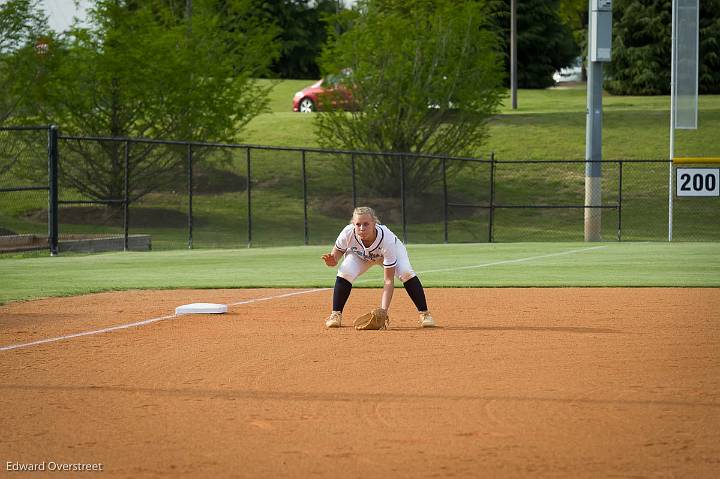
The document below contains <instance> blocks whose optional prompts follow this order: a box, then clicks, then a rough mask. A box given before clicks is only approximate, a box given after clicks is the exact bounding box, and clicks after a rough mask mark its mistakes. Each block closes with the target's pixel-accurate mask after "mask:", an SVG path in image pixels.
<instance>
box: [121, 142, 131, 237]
mask: <svg viewBox="0 0 720 479" xmlns="http://www.w3.org/2000/svg"><path fill="white" fill-rule="evenodd" d="M124 186H125V187H124V191H123V251H127V250H128V246H129V245H128V231H129V229H130V141H129V140H125V185H124Z"/></svg>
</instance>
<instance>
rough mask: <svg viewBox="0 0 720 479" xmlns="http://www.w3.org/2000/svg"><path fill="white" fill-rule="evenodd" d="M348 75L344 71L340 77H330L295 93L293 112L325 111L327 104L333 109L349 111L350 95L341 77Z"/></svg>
mask: <svg viewBox="0 0 720 479" xmlns="http://www.w3.org/2000/svg"><path fill="white" fill-rule="evenodd" d="M348 75H349V73H347V72H345V71H343V72H342V73H341V74H340V75H330V76H328V77H327V78H323V79H322V80H318V81H317V82H315V83H313V84H312V85H310V86H309V87H307V88H303V89H302V90H300V91H299V92H297V93H295V96H294V97H293V111H299V112H301V113H310V112H313V111H320V110H327V109H328V105H329V104H330V105H332V108H333V109H334V108H340V109H343V110H348V109H350V107H351V105H352V93H351V92H350V90H349V89H348V88H347V87H346V86H345V84H344V83H343V82H342V80H343V77H347V76H348Z"/></svg>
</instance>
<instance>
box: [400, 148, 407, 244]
mask: <svg viewBox="0 0 720 479" xmlns="http://www.w3.org/2000/svg"><path fill="white" fill-rule="evenodd" d="M400 212H401V213H402V229H403V243H405V244H407V218H406V215H405V155H403V156H401V157H400Z"/></svg>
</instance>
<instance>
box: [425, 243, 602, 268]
mask: <svg viewBox="0 0 720 479" xmlns="http://www.w3.org/2000/svg"><path fill="white" fill-rule="evenodd" d="M601 248H607V245H602V246H592V247H590V248H580V249H572V250H568V251H560V252H558V253H548V254H542V255H538V256H528V257H525V258H517V259H505V260H501V261H493V262H491V263H481V264H473V265H469V266H456V267H454V268H443V269H428V270H425V271H418V274H427V273H441V272H445V271H459V270H461V269H475V268H486V267H488V266H497V265H500V264H512V263H522V262H525V261H534V260H536V259H543V258H552V257H555V256H564V255H566V254H573V253H583V252H585V251H591V250H596V249H601Z"/></svg>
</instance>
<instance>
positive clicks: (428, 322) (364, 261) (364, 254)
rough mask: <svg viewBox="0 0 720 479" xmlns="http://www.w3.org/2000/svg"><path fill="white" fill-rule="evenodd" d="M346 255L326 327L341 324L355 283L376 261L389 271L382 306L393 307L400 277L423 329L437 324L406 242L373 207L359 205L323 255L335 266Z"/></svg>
mask: <svg viewBox="0 0 720 479" xmlns="http://www.w3.org/2000/svg"><path fill="white" fill-rule="evenodd" d="M343 255H344V256H345V259H344V260H343V262H342V264H341V265H340V267H339V268H338V273H337V277H336V278H335V289H334V291H333V310H332V313H331V314H330V317H329V318H328V319H327V320H326V321H325V326H327V327H328V328H339V327H340V325H341V323H342V311H343V308H344V307H345V303H346V302H347V300H348V298H349V297H350V291H351V290H352V284H353V282H354V281H355V279H356V278H357V277H358V276H360V275H361V274H363V273H364V272H365V271H367V270H368V269H369V268H370V267H371V266H372V265H375V264H376V265H382V266H383V269H384V271H385V279H384V284H383V293H382V300H381V303H380V307H381V308H383V309H384V310H385V311H387V310H388V309H389V308H390V302H391V301H392V297H393V290H394V289H395V284H394V280H395V277H396V276H397V277H398V278H399V279H400V281H402V283H403V285H404V286H405V291H407V293H408V295H409V296H410V299H412V301H413V303H415V306H416V307H417V309H418V312H419V313H420V325H421V326H422V327H423V328H430V327H433V326H435V321H433V318H432V316H430V312H429V311H428V308H427V302H426V301H425V291H424V290H423V287H422V284H421V283H420V279H419V278H418V277H417V275H416V274H415V271H413V269H412V266H411V265H410V260H409V259H408V254H407V250H406V249H405V245H404V244H403V243H402V241H400V240H399V239H398V237H397V236H395V234H394V233H393V232H392V231H390V229H389V228H388V227H387V226H385V225H382V224H380V222H379V220H378V218H377V215H376V214H375V211H374V210H373V209H372V208H369V207H367V206H361V207H358V208H355V210H354V211H353V216H352V219H351V220H350V224H349V225H347V226H346V227H345V228H343V230H342V231H341V232H340V235H339V236H338V238H337V240H336V241H335V246H334V247H333V249H332V251H331V252H330V253H327V254H324V255H322V259H323V261H325V264H326V265H327V266H330V267H333V266H336V265H337V264H338V261H339V260H340V258H341V257H342V256H343Z"/></svg>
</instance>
